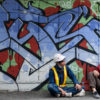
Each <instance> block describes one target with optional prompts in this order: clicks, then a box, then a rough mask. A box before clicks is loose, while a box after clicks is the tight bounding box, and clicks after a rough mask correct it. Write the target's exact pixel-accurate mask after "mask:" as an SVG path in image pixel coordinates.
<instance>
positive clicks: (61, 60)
mask: <svg viewBox="0 0 100 100" xmlns="http://www.w3.org/2000/svg"><path fill="white" fill-rule="evenodd" d="M54 62H55V63H56V64H58V65H60V66H62V67H63V66H64V65H65V64H66V63H65V56H63V55H62V54H59V53H57V54H55V55H54Z"/></svg>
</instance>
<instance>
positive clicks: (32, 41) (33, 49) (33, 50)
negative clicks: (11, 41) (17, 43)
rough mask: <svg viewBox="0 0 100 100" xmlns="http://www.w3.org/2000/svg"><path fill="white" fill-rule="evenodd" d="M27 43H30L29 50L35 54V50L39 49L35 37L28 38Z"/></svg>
mask: <svg viewBox="0 0 100 100" xmlns="http://www.w3.org/2000/svg"><path fill="white" fill-rule="evenodd" d="M27 43H29V44H30V47H31V48H30V50H31V51H32V52H33V53H35V54H37V51H38V50H39V45H38V43H37V41H36V39H35V38H33V37H32V38H31V39H30V40H28V42H27Z"/></svg>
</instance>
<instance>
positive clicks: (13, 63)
mask: <svg viewBox="0 0 100 100" xmlns="http://www.w3.org/2000/svg"><path fill="white" fill-rule="evenodd" d="M17 59H18V58H17ZM16 65H17V63H16V61H15V52H13V59H12V60H11V66H16Z"/></svg>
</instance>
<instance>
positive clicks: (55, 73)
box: [52, 66, 67, 87]
mask: <svg viewBox="0 0 100 100" xmlns="http://www.w3.org/2000/svg"><path fill="white" fill-rule="evenodd" d="M52 70H53V72H54V76H55V83H56V85H57V86H60V87H65V86H67V84H66V81H67V69H66V66H64V81H63V83H62V84H61V85H59V77H58V73H57V71H56V68H55V67H52Z"/></svg>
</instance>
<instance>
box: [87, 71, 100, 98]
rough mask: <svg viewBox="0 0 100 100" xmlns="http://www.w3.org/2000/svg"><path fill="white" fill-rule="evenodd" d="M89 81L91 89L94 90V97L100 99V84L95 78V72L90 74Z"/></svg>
mask: <svg viewBox="0 0 100 100" xmlns="http://www.w3.org/2000/svg"><path fill="white" fill-rule="evenodd" d="M88 81H89V85H90V88H91V89H92V93H93V97H94V98H97V99H99V98H100V95H99V94H98V89H97V88H98V87H99V86H100V82H99V80H98V77H95V76H94V74H93V72H90V73H89V74H88Z"/></svg>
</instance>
